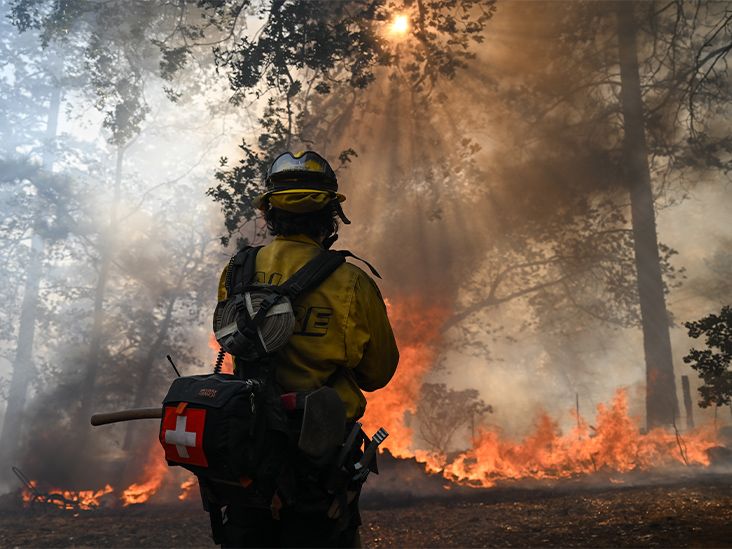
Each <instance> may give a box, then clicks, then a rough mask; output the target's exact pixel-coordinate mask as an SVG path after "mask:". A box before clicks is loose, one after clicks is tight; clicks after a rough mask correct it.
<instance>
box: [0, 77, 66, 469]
mask: <svg viewBox="0 0 732 549" xmlns="http://www.w3.org/2000/svg"><path fill="white" fill-rule="evenodd" d="M61 95H62V91H61V88H58V87H56V88H54V89H53V91H52V92H51V98H50V104H49V107H48V119H47V122H46V136H45V141H46V143H45V147H44V152H43V168H44V170H46V171H49V172H50V171H52V170H53V165H54V163H55V161H56V143H55V139H56V132H57V130H58V116H59V112H60V110H61ZM39 232H42V227H40V226H39V225H38V223H36V226H34V228H33V235H32V237H31V249H30V257H29V260H28V268H27V270H26V279H25V290H24V292H23V304H22V305H21V309H20V325H19V327H18V340H17V348H16V351H15V360H14V361H13V370H12V378H11V380H10V393H9V395H8V405H7V408H6V409H5V416H4V418H3V428H2V434H0V463H2V464H4V465H7V464H9V463H11V462H12V461H14V460H15V459H16V457H17V453H18V448H19V445H20V438H21V436H22V429H23V417H24V415H23V411H24V409H25V401H26V398H27V396H28V387H29V385H30V383H31V381H32V380H33V377H34V373H35V371H34V366H33V340H34V337H35V327H36V314H37V311H38V288H39V286H40V282H41V277H42V270H43V255H44V250H45V242H44V241H43V238H42V237H41V235H40V234H39Z"/></svg>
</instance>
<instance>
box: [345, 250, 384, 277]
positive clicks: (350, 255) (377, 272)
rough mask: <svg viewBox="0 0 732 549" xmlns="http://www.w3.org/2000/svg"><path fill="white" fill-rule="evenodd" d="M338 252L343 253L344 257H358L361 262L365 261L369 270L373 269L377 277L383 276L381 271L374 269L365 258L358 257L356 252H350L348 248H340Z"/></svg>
mask: <svg viewBox="0 0 732 549" xmlns="http://www.w3.org/2000/svg"><path fill="white" fill-rule="evenodd" d="M335 253H337V254H343V257H352V258H353V259H358V260H359V261H360V262H361V263H364V264H365V265H366V266H367V267H368V268H369V271H371V274H372V275H374V276H375V277H376V278H381V275H380V274H379V271H377V270H376V269H374V266H373V265H372V264H371V263H369V262H368V261H366V260H365V259H363V258H361V257H358V256H357V255H356V254H354V253H351V252H349V251H348V250H339V251H337V252H335Z"/></svg>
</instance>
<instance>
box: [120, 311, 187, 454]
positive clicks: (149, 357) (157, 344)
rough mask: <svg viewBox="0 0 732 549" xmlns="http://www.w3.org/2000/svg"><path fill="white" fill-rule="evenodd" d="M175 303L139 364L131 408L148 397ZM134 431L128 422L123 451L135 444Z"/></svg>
mask: <svg viewBox="0 0 732 549" xmlns="http://www.w3.org/2000/svg"><path fill="white" fill-rule="evenodd" d="M176 301H177V300H176V298H174V297H172V298H170V301H169V302H168V306H167V308H166V310H165V317H164V318H163V321H162V322H161V323H160V328H159V329H158V335H157V336H156V337H155V341H153V343H152V345H150V347H149V349H148V351H147V353H145V357H144V359H143V360H142V362H141V363H140V371H139V372H138V377H137V386H136V387H135V400H134V402H133V403H132V408H140V407H142V404H143V402H144V400H145V397H147V396H148V391H147V386H148V382H149V381H150V373H151V372H152V369H153V361H154V360H155V359H156V358H157V359H159V358H160V351H161V349H162V347H163V343H164V342H165V338H166V337H167V336H168V330H169V329H170V320H171V318H172V317H173V307H174V306H175V302H176ZM160 396H162V395H160ZM135 429H136V426H135V425H134V422H130V423H129V424H128V425H127V431H126V432H125V440H124V444H123V445H122V449H123V450H129V449H130V448H132V447H133V445H134V442H135V433H136V432H137V431H136V430H135Z"/></svg>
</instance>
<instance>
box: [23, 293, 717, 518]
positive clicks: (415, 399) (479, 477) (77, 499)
mask: <svg viewBox="0 0 732 549" xmlns="http://www.w3.org/2000/svg"><path fill="white" fill-rule="evenodd" d="M389 308H390V317H391V319H392V321H393V323H394V327H395V332H396V334H397V338H398V340H399V347H400V354H401V360H400V365H399V368H398V370H397V373H396V374H395V376H394V378H393V380H392V381H391V383H390V384H389V385H388V386H387V387H386V388H385V389H382V390H380V391H378V392H376V393H373V394H371V395H368V401H369V402H368V409H367V415H366V417H365V418H364V419H363V422H364V429H365V430H366V432H367V433H369V434H372V433H374V432H375V431H376V430H377V429H378V427H380V426H382V425H383V426H385V427H386V428H387V429H388V430H389V433H390V436H389V437H388V438H387V439H386V441H385V443H384V444H383V448H382V450H383V451H385V452H386V453H385V454H384V456H383V459H382V460H381V461H382V467H381V468H382V475H383V476H384V477H387V478H383V477H382V479H379V480H377V481H375V482H372V483H370V484H371V485H373V486H369V490H368V491H376V492H378V491H381V490H385V491H389V490H390V489H393V487H399V489H402V488H404V487H405V486H406V487H412V488H411V492H413V493H423V494H429V495H434V494H438V493H453V494H455V493H458V492H459V493H466V492H469V491H471V490H475V489H476V488H483V489H485V488H491V487H495V486H496V485H505V484H506V483H514V484H515V483H517V482H518V483H523V484H525V485H526V486H532V483H534V484H533V485H534V486H535V485H536V484H535V483H542V482H552V483H557V482H559V483H562V482H565V483H571V482H576V481H577V479H587V481H588V482H592V481H593V479H594V480H597V481H599V482H606V483H610V484H612V483H624V482H626V481H627V480H628V479H636V480H637V479H638V478H639V475H642V476H644V477H645V478H653V477H654V475H655V476H656V477H658V476H659V475H661V476H663V475H669V474H671V475H677V476H678V475H679V472H680V471H681V470H683V471H686V472H687V473H689V472H695V471H699V470H704V468H705V467H707V466H708V465H709V464H710V452H709V451H710V450H711V449H712V448H715V447H717V446H719V443H718V441H717V440H716V437H715V433H714V429H712V428H709V427H701V428H698V429H696V430H693V431H686V432H683V433H680V432H679V431H677V430H676V429H675V428H668V429H654V430H652V431H650V432H643V431H642V429H641V428H640V425H639V421H638V420H637V419H635V418H633V417H631V415H630V414H629V411H628V396H627V392H626V391H625V390H622V389H620V390H618V391H617V392H616V394H615V396H614V398H613V399H612V401H611V402H609V403H607V404H604V405H599V406H598V407H597V410H596V414H595V417H594V418H593V419H592V420H591V422H590V420H588V419H586V418H582V417H578V416H575V418H574V423H575V424H576V427H575V428H573V429H572V430H571V431H569V432H567V433H562V432H561V431H560V428H559V419H560V418H556V417H552V416H550V415H549V414H547V413H542V414H540V415H539V416H538V417H536V418H535V421H534V426H533V429H532V430H531V431H530V433H529V434H528V435H526V436H524V437H523V438H515V437H511V436H507V435H505V434H504V433H502V432H500V431H498V430H496V429H495V428H493V429H492V428H488V427H481V426H480V425H478V426H477V427H476V430H475V436H473V437H472V441H471V442H472V445H471V446H470V447H469V448H467V449H466V450H464V451H461V452H453V453H450V454H446V453H437V452H430V451H427V450H424V449H422V448H420V447H419V440H418V439H417V437H416V436H415V433H414V432H413V430H412V427H411V426H410V423H409V422H408V421H407V418H408V417H409V416H410V415H412V416H413V415H414V414H415V413H416V411H417V406H418V403H419V398H420V392H421V389H422V386H423V384H424V383H425V378H426V376H427V375H428V374H429V372H430V370H431V368H432V367H433V365H434V364H435V363H436V361H437V359H438V350H437V342H439V341H440V333H441V326H442V322H443V321H444V318H445V317H446V313H448V312H449V311H447V310H446V309H445V308H443V307H441V306H439V305H432V306H429V307H425V306H424V305H423V304H421V303H420V302H418V301H410V300H404V301H402V302H400V304H399V306H398V307H396V306H394V305H391V304H390V305H389ZM229 366H230V365H229ZM151 443H152V445H151V449H150V450H149V451H148V452H147V456H148V458H147V462H146V463H145V464H144V466H143V467H142V468H141V471H140V473H139V475H138V476H139V478H136V479H134V481H133V482H131V483H129V484H128V485H127V486H122V487H113V486H111V485H109V484H107V485H104V486H100V487H90V488H89V489H88V490H82V491H78V492H71V491H68V490H61V489H54V488H50V489H46V491H45V492H44V493H45V494H46V495H52V494H57V495H59V497H52V498H50V499H48V498H47V501H46V503H50V504H52V505H56V506H57V507H59V508H74V509H78V510H90V509H94V508H97V507H100V506H102V507H103V506H118V507H129V506H135V505H139V504H144V503H148V502H149V503H160V504H165V503H173V502H178V501H186V500H188V501H197V499H198V498H197V495H198V490H197V487H196V482H195V479H194V478H193V477H192V475H190V474H189V473H187V472H185V471H184V470H182V469H180V468H172V469H171V468H169V467H168V466H167V465H166V463H165V461H164V458H163V451H162V449H161V448H160V447H159V445H158V444H157V441H156V440H154V441H151ZM391 477H393V478H391ZM387 479H391V481H388V480H387ZM34 491H36V492H38V483H37V482H36V481H28V483H26V486H25V489H24V493H23V501H24V502H25V504H26V505H31V504H32V503H33V502H34V501H35V502H38V497H37V494H36V495H34ZM68 502H74V503H73V504H71V505H70V506H69V504H68Z"/></svg>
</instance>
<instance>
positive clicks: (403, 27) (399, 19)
mask: <svg viewBox="0 0 732 549" xmlns="http://www.w3.org/2000/svg"><path fill="white" fill-rule="evenodd" d="M408 31H409V17H407V16H406V15H404V14H400V15H396V16H394V19H392V21H391V25H389V33H390V34H392V35H394V36H404V35H405V34H407V32H408Z"/></svg>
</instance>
